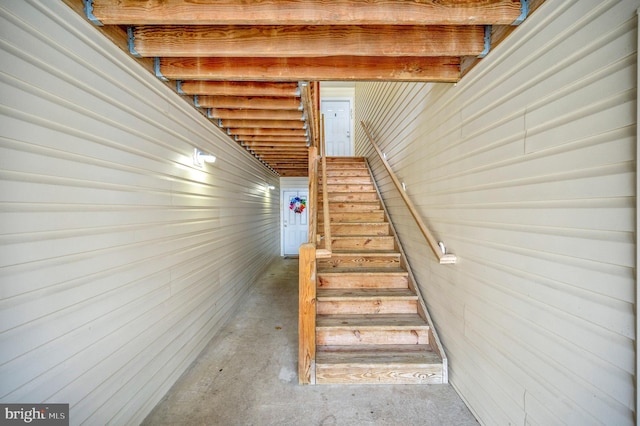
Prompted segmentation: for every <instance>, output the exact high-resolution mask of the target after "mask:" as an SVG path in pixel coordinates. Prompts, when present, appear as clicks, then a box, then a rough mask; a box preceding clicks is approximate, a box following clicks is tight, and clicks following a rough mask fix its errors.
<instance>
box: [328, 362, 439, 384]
mask: <svg viewBox="0 0 640 426" xmlns="http://www.w3.org/2000/svg"><path fill="white" fill-rule="evenodd" d="M316 383H317V384H363V385H364V384H373V385H375V384H396V385H412V384H416V385H426V384H441V383H442V365H441V364H434V365H427V366H420V367H417V366H415V365H411V364H408V365H389V366H382V367H372V366H366V365H365V366H346V367H342V366H339V365H322V364H317V365H316Z"/></svg>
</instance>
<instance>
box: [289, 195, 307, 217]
mask: <svg viewBox="0 0 640 426" xmlns="http://www.w3.org/2000/svg"><path fill="white" fill-rule="evenodd" d="M305 207H307V200H305V199H302V198H300V197H295V198H292V199H291V201H290V202H289V210H293V212H294V213H300V214H302V212H303V211H304V209H305Z"/></svg>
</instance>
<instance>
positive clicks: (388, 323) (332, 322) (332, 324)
mask: <svg viewBox="0 0 640 426" xmlns="http://www.w3.org/2000/svg"><path fill="white" fill-rule="evenodd" d="M325 328H358V329H376V330H413V329H416V328H419V329H425V330H428V329H429V326H428V325H427V323H426V322H425V320H424V319H422V317H420V315H418V314H387V315H318V318H317V322H316V329H325Z"/></svg>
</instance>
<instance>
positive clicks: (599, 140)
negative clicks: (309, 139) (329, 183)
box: [356, 0, 639, 425]
mask: <svg viewBox="0 0 640 426" xmlns="http://www.w3.org/2000/svg"><path fill="white" fill-rule="evenodd" d="M638 6H639V5H638V3H637V1H632V0H623V1H612V0H611V1H597V0H586V1H580V2H562V1H558V0H547V1H546V2H545V4H544V5H543V6H542V7H540V8H539V9H538V10H536V12H535V13H534V14H533V15H532V16H531V17H530V18H529V19H528V20H527V21H525V23H524V24H522V25H521V27H520V28H518V29H517V30H516V31H515V32H514V33H513V35H512V36H511V37H510V38H509V39H508V40H507V41H505V42H503V43H502V44H501V45H499V46H498V47H497V48H496V49H494V50H493V51H492V52H491V53H490V54H489V56H488V57H487V58H486V59H485V60H484V61H483V62H482V63H481V64H480V65H479V66H477V67H476V68H475V69H473V70H472V72H471V73H469V74H468V75H467V76H465V77H464V78H463V79H462V81H461V82H460V83H458V84H457V85H445V84H409V83H395V84H391V83H360V84H358V85H357V86H356V98H357V103H356V119H357V121H358V122H360V121H361V120H363V121H365V122H367V123H368V125H369V127H370V128H372V129H373V131H374V136H375V137H376V139H377V140H378V141H379V143H380V145H381V146H382V149H383V151H384V152H385V153H386V154H387V159H388V160H389V162H390V163H391V165H392V167H393V168H394V170H396V171H397V174H398V176H399V178H400V180H402V181H404V182H405V183H406V185H407V192H408V193H409V195H410V197H411V198H412V200H413V201H414V203H415V204H416V205H417V206H418V208H419V209H420V211H421V212H422V214H423V216H424V218H425V219H426V221H427V222H428V224H429V225H430V226H431V227H432V229H433V231H434V233H435V234H436V236H437V238H439V239H441V240H443V241H444V242H445V243H446V245H447V247H448V248H449V250H450V251H451V252H453V253H455V254H456V255H457V256H458V258H459V259H460V261H459V263H458V264H456V265H455V266H441V265H438V264H437V263H436V261H435V258H434V257H433V256H432V255H431V253H430V252H429V250H428V247H427V245H426V242H425V241H423V240H422V239H421V237H420V234H419V232H417V228H416V227H415V225H413V223H412V221H411V218H410V215H409V214H408V212H407V211H406V209H405V207H404V206H403V205H402V202H401V200H400V197H399V196H398V194H397V193H396V192H395V189H394V188H393V187H392V184H391V182H390V180H389V178H388V177H387V176H386V174H385V172H384V170H383V169H382V167H381V164H379V161H378V160H376V159H375V158H374V157H373V151H372V149H371V148H370V146H368V142H367V141H366V138H365V137H364V134H363V132H362V130H361V129H357V135H356V152H357V154H359V155H366V156H368V157H369V158H370V160H371V163H372V166H373V169H374V173H375V174H376V178H377V179H378V180H379V183H380V186H381V190H382V191H383V195H384V197H385V199H386V202H387V203H388V207H389V209H390V211H391V215H392V219H393V220H394V223H395V224H396V226H397V228H398V232H399V234H400V237H401V239H402V241H403V244H404V245H405V250H406V251H407V252H408V255H409V258H410V261H411V263H412V266H413V268H414V272H415V273H416V275H417V278H418V280H419V282H420V286H421V288H422V291H423V294H424V295H425V298H426V300H427V304H428V305H429V310H430V312H431V313H432V316H433V319H434V322H435V323H436V327H437V329H438V332H439V334H440V336H441V339H442V341H443V343H444V346H445V350H446V352H447V355H448V357H449V366H450V380H451V383H452V384H453V385H454V386H455V387H456V389H457V390H458V391H459V393H460V394H461V395H462V397H463V398H464V399H465V400H466V401H467V402H468V404H469V406H470V407H471V409H472V410H473V411H474V412H475V414H476V415H477V417H478V418H479V420H480V421H481V422H482V423H484V424H541V425H542V424H544V425H547V424H575V425H587V424H616V425H631V424H633V423H634V410H635V407H634V405H635V396H634V374H635V357H636V355H635V351H634V345H635V333H636V331H635V318H634V303H635V297H636V296H635V279H634V268H635V267H636V261H635V235H634V232H635V229H636V224H635V211H636V210H635V205H636V200H635V194H636V188H635V182H636V163H635V158H636V96H637V94H636V89H637V87H636V74H637V72H636V61H637V58H636V50H637V38H636V37H637V35H636V28H637V18H636V9H637V8H638ZM425 259H426V260H425Z"/></svg>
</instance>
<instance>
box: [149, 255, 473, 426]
mask: <svg viewBox="0 0 640 426" xmlns="http://www.w3.org/2000/svg"><path fill="white" fill-rule="evenodd" d="M297 274H298V260H297V259H286V258H285V259H283V258H278V259H276V260H275V261H274V262H273V263H272V264H271V265H270V266H269V268H268V270H267V271H266V272H265V274H264V275H263V276H262V277H261V278H260V279H259V280H258V281H257V282H256V283H255V286H254V287H253V289H252V290H250V292H249V293H248V294H247V297H246V299H245V301H244V302H243V303H242V304H241V305H240V306H239V308H238V309H237V311H236V313H235V314H234V317H233V318H231V319H230V321H229V322H228V323H227V325H226V326H225V327H224V328H223V329H222V330H221V331H220V333H218V335H217V336H216V337H214V338H213V339H212V340H211V342H210V343H209V345H208V346H207V348H206V349H205V350H204V351H203V352H202V354H200V356H199V357H198V359H197V360H196V361H195V362H194V363H193V364H192V365H191V367H190V368H189V369H188V370H187V371H186V372H185V373H184V374H183V375H182V377H181V378H180V379H179V380H178V381H177V382H176V383H175V385H174V386H173V387H172V389H171V390H170V391H169V392H168V393H167V395H165V397H164V398H163V399H162V401H160V403H159V404H158V405H157V406H156V407H155V408H154V410H153V411H152V412H151V414H149V416H148V417H147V418H146V419H145V421H144V422H143V424H144V425H154V426H155V425H403V426H407V425H456V426H464V425H477V424H478V423H477V422H476V420H475V419H474V417H473V415H472V414H471V412H470V411H469V410H468V409H467V407H466V406H465V405H464V403H463V402H462V400H461V399H460V397H459V396H458V394H457V393H456V392H455V390H454V389H453V388H452V387H451V386H450V385H317V386H301V385H298V377H297V373H296V369H297V353H296V352H297V348H298V338H297V326H298V317H297V306H298V300H297V298H298V278H297Z"/></svg>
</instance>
